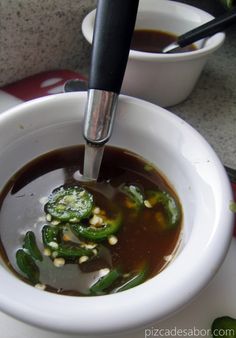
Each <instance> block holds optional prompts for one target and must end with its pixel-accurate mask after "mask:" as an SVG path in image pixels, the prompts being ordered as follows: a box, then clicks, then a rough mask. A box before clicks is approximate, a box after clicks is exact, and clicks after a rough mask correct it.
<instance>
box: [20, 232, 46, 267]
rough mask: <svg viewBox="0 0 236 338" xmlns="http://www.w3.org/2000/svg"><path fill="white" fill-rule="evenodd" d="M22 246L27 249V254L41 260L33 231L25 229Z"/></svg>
mask: <svg viewBox="0 0 236 338" xmlns="http://www.w3.org/2000/svg"><path fill="white" fill-rule="evenodd" d="M23 248H25V249H27V250H28V252H29V254H30V255H31V256H32V257H33V258H34V259H35V260H38V261H42V260H43V257H42V254H41V252H40V250H39V248H38V246H37V243H36V238H35V235H34V233H33V231H27V233H26V234H25V238H24V243H23Z"/></svg>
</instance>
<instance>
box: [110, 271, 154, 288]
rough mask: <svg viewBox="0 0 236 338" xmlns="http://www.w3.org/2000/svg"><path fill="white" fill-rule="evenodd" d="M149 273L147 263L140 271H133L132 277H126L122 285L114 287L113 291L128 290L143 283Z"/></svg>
mask: <svg viewBox="0 0 236 338" xmlns="http://www.w3.org/2000/svg"><path fill="white" fill-rule="evenodd" d="M147 273H148V269H147V266H146V265H145V266H144V267H143V268H142V269H141V270H140V271H139V272H137V273H132V274H131V277H128V279H126V280H125V281H124V283H123V284H122V285H120V286H118V287H117V288H116V289H114V290H113V291H112V293H116V292H121V291H126V290H129V289H131V288H134V287H135V286H137V285H139V284H141V283H143V282H144V281H145V280H146V278H147Z"/></svg>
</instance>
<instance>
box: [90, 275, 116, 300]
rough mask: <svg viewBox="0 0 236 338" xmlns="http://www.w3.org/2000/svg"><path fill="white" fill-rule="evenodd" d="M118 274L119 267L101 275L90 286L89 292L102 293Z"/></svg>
mask: <svg viewBox="0 0 236 338" xmlns="http://www.w3.org/2000/svg"><path fill="white" fill-rule="evenodd" d="M120 276H121V272H120V270H119V269H114V270H111V271H110V272H108V274H106V275H105V276H103V277H101V278H100V279H99V280H98V281H97V282H96V283H95V284H94V285H93V286H91V288H90V292H91V294H92V295H102V294H103V293H104V291H105V290H106V289H108V288H109V287H110V286H111V285H112V284H113V283H114V282H115V281H116V280H117V279H118V278H119V277H120Z"/></svg>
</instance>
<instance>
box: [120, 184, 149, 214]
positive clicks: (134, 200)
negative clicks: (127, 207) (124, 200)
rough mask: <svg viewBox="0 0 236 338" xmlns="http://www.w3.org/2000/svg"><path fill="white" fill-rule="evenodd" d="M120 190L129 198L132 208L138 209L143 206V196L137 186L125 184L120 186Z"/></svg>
mask: <svg viewBox="0 0 236 338" xmlns="http://www.w3.org/2000/svg"><path fill="white" fill-rule="evenodd" d="M121 190H122V192H124V193H125V194H126V196H128V197H129V199H130V200H131V204H132V206H133V208H134V209H136V210H140V208H141V207H142V206H143V202H144V197H143V194H142V192H141V190H140V189H139V187H137V186H136V185H132V184H131V185H125V186H124V187H122V189H121Z"/></svg>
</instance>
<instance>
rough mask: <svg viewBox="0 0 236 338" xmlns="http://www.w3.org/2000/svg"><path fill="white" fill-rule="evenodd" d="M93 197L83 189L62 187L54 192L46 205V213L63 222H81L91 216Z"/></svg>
mask: <svg viewBox="0 0 236 338" xmlns="http://www.w3.org/2000/svg"><path fill="white" fill-rule="evenodd" d="M92 209H93V196H92V195H91V194H90V193H89V192H88V191H87V190H85V189H84V188H81V187H77V186H74V187H68V188H66V187H63V186H62V187H60V188H58V189H55V190H54V191H53V192H52V195H51V196H50V198H49V201H48V203H47V204H46V205H45V211H46V213H48V214H50V215H51V216H52V217H54V218H55V219H57V220H60V221H62V222H72V223H76V222H79V221H80V220H81V219H83V218H87V217H89V216H90V214H91V212H92Z"/></svg>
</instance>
